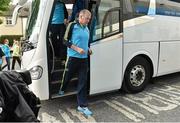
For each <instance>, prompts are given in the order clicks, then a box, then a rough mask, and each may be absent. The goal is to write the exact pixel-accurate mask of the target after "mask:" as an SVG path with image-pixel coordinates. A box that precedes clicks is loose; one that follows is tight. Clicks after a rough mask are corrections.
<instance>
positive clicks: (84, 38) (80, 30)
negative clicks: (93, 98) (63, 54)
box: [59, 9, 92, 116]
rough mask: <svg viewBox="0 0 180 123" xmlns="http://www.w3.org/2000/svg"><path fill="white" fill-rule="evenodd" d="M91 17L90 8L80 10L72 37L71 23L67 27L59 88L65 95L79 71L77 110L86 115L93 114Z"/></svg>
mask: <svg viewBox="0 0 180 123" xmlns="http://www.w3.org/2000/svg"><path fill="white" fill-rule="evenodd" d="M90 18H91V13H90V12H89V11H88V10H86V9H84V10H81V11H80V13H79V18H78V22H77V23H75V24H74V25H73V28H72V35H71V38H70V39H69V38H68V34H69V29H70V26H71V24H69V27H67V30H66V33H65V36H64V39H65V42H64V44H65V45H66V46H67V47H68V49H67V61H66V65H65V70H64V74H63V78H62V83H61V87H60V90H59V94H60V95H64V91H65V90H66V88H67V86H68V83H69V81H70V80H71V78H72V77H73V75H74V74H75V72H77V73H78V85H77V103H78V108H77V110H78V111H79V112H81V113H83V114H84V115H86V116H89V115H92V112H91V111H90V110H89V109H88V107H87V105H88V101H87V72H88V54H90V55H91V54H92V51H91V49H90V48H89V47H88V43H89V29H88V27H87V24H88V23H89V21H90ZM68 39H69V40H68Z"/></svg>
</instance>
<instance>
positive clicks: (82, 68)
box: [77, 59, 88, 107]
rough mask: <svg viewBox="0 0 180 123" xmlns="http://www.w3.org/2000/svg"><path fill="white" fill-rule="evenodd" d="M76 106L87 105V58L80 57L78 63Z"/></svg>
mask: <svg viewBox="0 0 180 123" xmlns="http://www.w3.org/2000/svg"><path fill="white" fill-rule="evenodd" d="M78 72H79V73H78V79H79V82H78V89H77V90H78V94H77V100H78V106H82V107H86V106H87V72H88V59H82V60H81V62H80V64H79V71H78Z"/></svg>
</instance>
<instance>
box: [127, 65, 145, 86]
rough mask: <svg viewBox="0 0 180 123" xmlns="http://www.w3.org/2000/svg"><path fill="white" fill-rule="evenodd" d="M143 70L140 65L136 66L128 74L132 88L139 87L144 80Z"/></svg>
mask: <svg viewBox="0 0 180 123" xmlns="http://www.w3.org/2000/svg"><path fill="white" fill-rule="evenodd" d="M145 75H146V73H145V69H144V67H143V66H142V65H136V66H134V67H133V68H132V70H131V72H130V82H131V84H132V85H133V86H136V87H137V86H140V85H141V84H142V83H143V82H144V80H145Z"/></svg>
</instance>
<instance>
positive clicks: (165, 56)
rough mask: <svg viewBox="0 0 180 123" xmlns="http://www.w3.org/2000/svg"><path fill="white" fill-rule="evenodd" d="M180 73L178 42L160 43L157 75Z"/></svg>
mask: <svg viewBox="0 0 180 123" xmlns="http://www.w3.org/2000/svg"><path fill="white" fill-rule="evenodd" d="M177 71H180V41H171V42H161V43H160V60H159V70H158V75H163V74H167V73H173V72H177Z"/></svg>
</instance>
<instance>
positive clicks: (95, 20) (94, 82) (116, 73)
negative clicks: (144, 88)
mask: <svg viewBox="0 0 180 123" xmlns="http://www.w3.org/2000/svg"><path fill="white" fill-rule="evenodd" d="M122 31H123V20H122V0H98V1H96V6H92V21H91V25H90V33H91V40H90V48H91V49H92V51H93V54H92V55H91V56H90V95H91V94H96V93H102V92H107V91H112V90H117V89H120V87H121V81H122V51H123V33H122Z"/></svg>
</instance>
